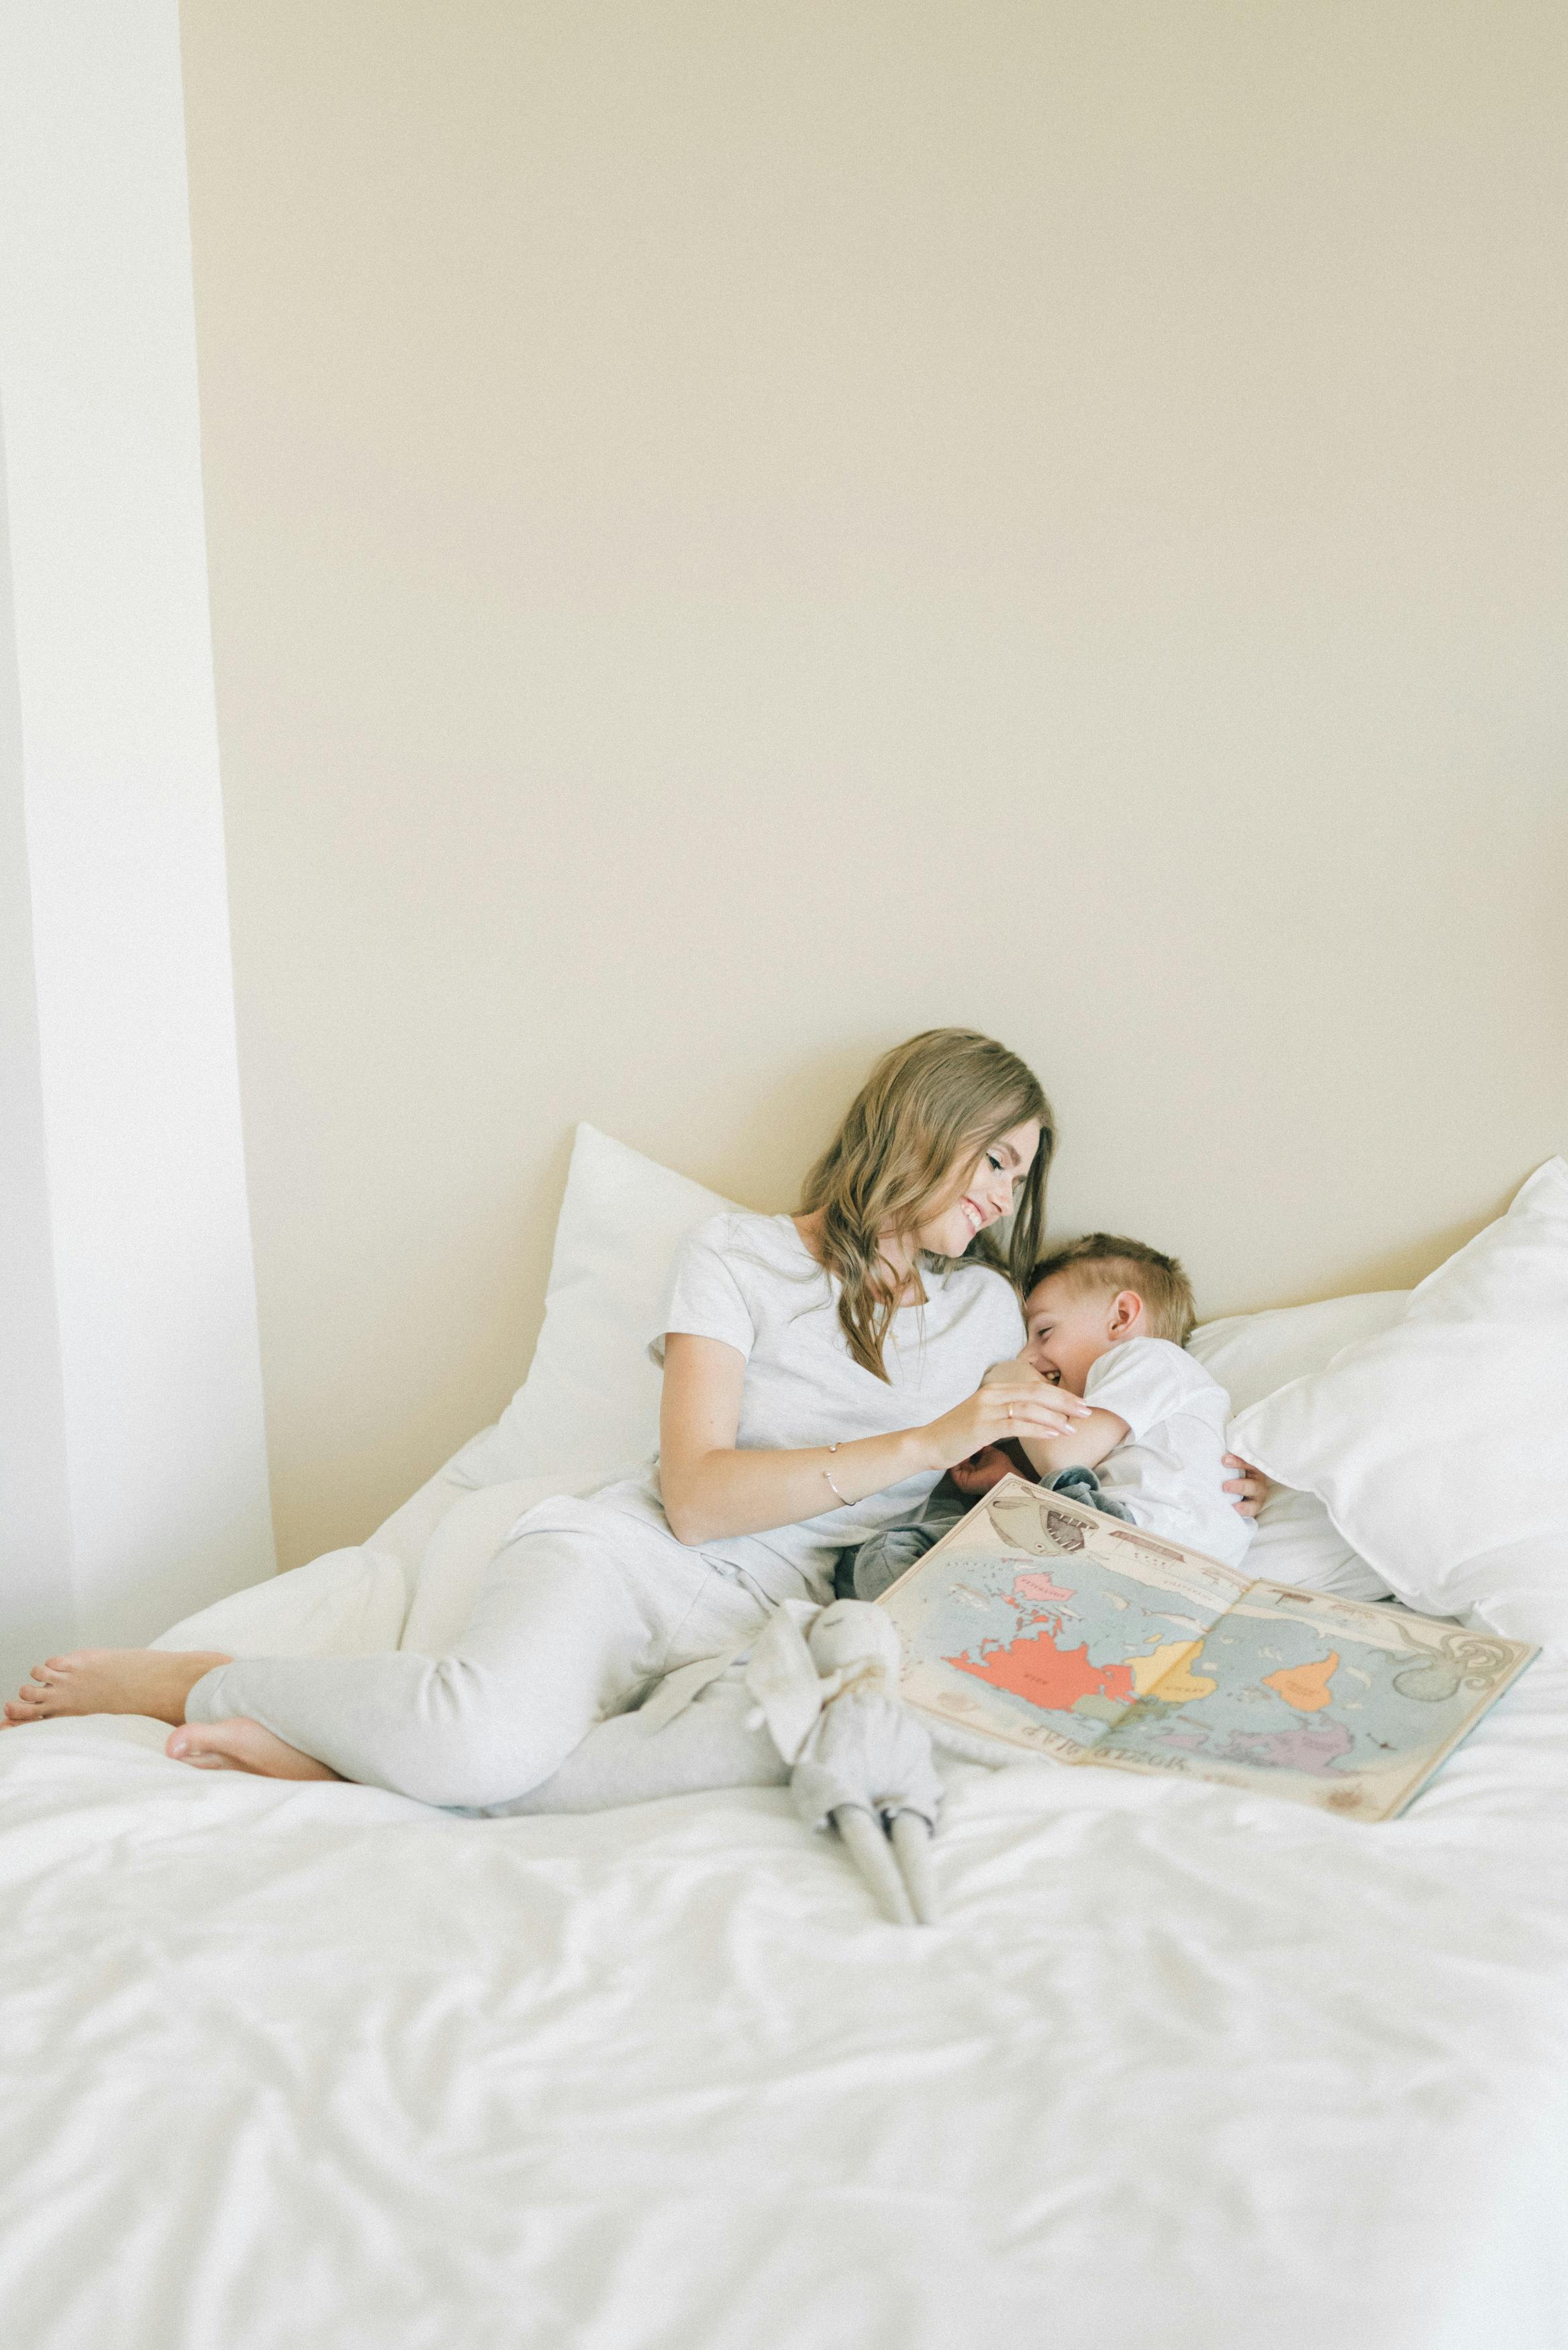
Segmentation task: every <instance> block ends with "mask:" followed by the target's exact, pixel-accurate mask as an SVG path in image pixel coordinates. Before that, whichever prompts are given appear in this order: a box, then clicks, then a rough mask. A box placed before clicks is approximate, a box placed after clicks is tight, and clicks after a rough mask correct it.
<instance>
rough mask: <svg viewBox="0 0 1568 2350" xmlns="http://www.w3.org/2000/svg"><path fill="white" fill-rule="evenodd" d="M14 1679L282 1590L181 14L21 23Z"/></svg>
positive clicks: (8, 732)
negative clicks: (222, 777)
mask: <svg viewBox="0 0 1568 2350" xmlns="http://www.w3.org/2000/svg"><path fill="white" fill-rule="evenodd" d="M0 458H3V466H4V475H3V487H4V498H3V501H0V1675H4V1676H5V1678H6V1679H14V1678H15V1677H16V1675H17V1674H18V1673H19V1671H20V1669H21V1668H22V1666H23V1665H25V1664H26V1662H27V1661H28V1660H29V1659H31V1658H32V1657H34V1656H36V1654H37V1653H38V1652H39V1651H40V1649H47V1648H57V1647H59V1646H61V1645H63V1644H66V1643H68V1642H70V1641H73V1640H74V1641H109V1642H135V1641H140V1640H144V1639H147V1638H151V1636H152V1635H154V1634H156V1633H157V1632H159V1631H161V1630H162V1629H164V1628H165V1627H167V1626H168V1625H169V1624H170V1623H171V1622H172V1621H174V1619H175V1618H176V1617H179V1616H182V1615H183V1614H185V1613H187V1612H188V1611H189V1610H191V1609H192V1608H194V1607H201V1606H204V1605H205V1604H207V1603H208V1602H209V1601H211V1600H213V1599H216V1598H218V1597H220V1596H223V1593H225V1592H228V1591H232V1590H236V1589H238V1588H239V1587H241V1586H243V1585H244V1584H247V1583H251V1582H254V1581H255V1580H256V1579H257V1578H258V1577H260V1576H262V1575H267V1574H269V1573H270V1572H271V1571H272V1569H273V1567H274V1565H275V1555H274V1550H273V1540H272V1524H271V1513H270V1508H269V1504H268V1495H267V1482H266V1452H265V1430H264V1423H263V1416H262V1388H261V1365H260V1355H259V1349H258V1345H257V1336H256V1311H255V1285H254V1272H253V1267H252V1261H251V1244H250V1227H249V1219H248V1215H247V1210H246V1201H245V1182H244V1155H243V1148H242V1141H241V1130H240V1103H239V1076H238V1067H237V1063H236V1058H235V1047H234V984H233V973H232V968H231V962H230V952H229V925H228V903H227V894H226V886H225V876H224V863H223V807H222V801H221V796H220V787H219V775H218V745H217V727H216V719H215V712H214V706H213V660H212V638H211V629H210V625H209V619H208V608H207V566H206V543H205V536H204V529H203V522H202V474H201V442H200V428H199V418H198V409H197V390H196V342H195V320H194V311H193V305H192V279H191V251H190V223H189V203H188V195H187V187H186V177H185V135H184V117H183V109H182V87H181V71H180V28H179V12H178V7H177V5H176V0H7V5H6V6H5V10H4V11H3V12H0Z"/></svg>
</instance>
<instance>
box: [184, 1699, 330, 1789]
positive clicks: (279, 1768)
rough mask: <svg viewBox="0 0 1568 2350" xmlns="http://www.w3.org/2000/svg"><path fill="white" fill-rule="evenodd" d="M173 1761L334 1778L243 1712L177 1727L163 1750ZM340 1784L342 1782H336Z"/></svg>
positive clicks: (261, 1774) (262, 1774)
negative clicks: (230, 1717) (182, 1727)
mask: <svg viewBox="0 0 1568 2350" xmlns="http://www.w3.org/2000/svg"><path fill="white" fill-rule="evenodd" d="M163 1752H165V1754H171V1755H172V1756H173V1757H174V1760H175V1762H176V1763H192V1764H193V1765H194V1766H195V1768H196V1769H197V1770H198V1771H251V1772H254V1774H255V1776H256V1777H257V1778H258V1779H336V1778H337V1775H338V1774H337V1772H336V1771H329V1770H328V1769H327V1765H326V1763H318V1762H317V1760H316V1757H315V1755H314V1754H302V1753H301V1752H300V1751H299V1749H298V1747H297V1746H289V1745H287V1744H286V1743H285V1742H284V1741H283V1740H282V1739H281V1738H275V1737H274V1736H273V1733H272V1731H270V1730H264V1729H263V1728H262V1726H261V1723H260V1722H259V1721H248V1720H247V1719H246V1718H245V1716H244V1715H243V1714H241V1715H238V1716H236V1718H235V1719H234V1721H192V1722H191V1723H190V1724H189V1725H188V1726H187V1727H186V1728H184V1729H182V1730H177V1731H175V1732H174V1734H173V1736H172V1737H171V1739H170V1741H169V1743H168V1745H167V1746H166V1747H165V1748H164V1749H163ZM339 1783H341V1782H339Z"/></svg>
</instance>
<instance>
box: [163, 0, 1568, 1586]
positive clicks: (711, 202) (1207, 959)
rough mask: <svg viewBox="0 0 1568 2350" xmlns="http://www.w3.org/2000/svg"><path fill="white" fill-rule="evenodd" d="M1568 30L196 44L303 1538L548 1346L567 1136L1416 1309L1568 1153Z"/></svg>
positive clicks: (234, 5)
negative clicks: (989, 1160)
mask: <svg viewBox="0 0 1568 2350" xmlns="http://www.w3.org/2000/svg"><path fill="white" fill-rule="evenodd" d="M1565 31H1568V18H1565V17H1564V16H1563V12H1562V10H1561V9H1559V8H1557V7H1556V6H1554V5H1540V6H1533V5H1521V0H1501V5H1500V0H1478V5H1472V6H1456V5H1445V0H1409V5H1387V4H1386V0H1367V5H1359V6H1355V7H1351V6H1348V5H1324V0H1303V5H1296V6H1292V7H1241V6H1237V5H1220V0H1155V5H1147V6H1141V7H1135V6H1127V5H1114V4H1113V5H1095V6H1092V7H1091V6H1085V5H1066V0H1056V5H1035V6H1025V5H1002V0H962V5H955V0H948V5H941V6H934V5H918V0H897V5H895V0H877V5H871V0H820V4H819V5H807V0H764V5H744V6H738V5H732V0H685V5H679V4H678V0H637V5H626V4H625V0H622V5H592V0H585V5H572V6H569V7H560V6H551V7H545V6H543V5H522V0H491V5H481V0H426V5H414V0H269V5H267V6H266V7H265V8H258V7H256V6H254V5H249V0H246V5H240V0H187V5H186V8H185V45H186V65H187V74H188V91H187V101H188V111H189V122H190V149H191V164H192V203H193V214H194V234H195V257H196V285H197V307H198V320H199V328H200V338H201V359H202V392H203V428H204V434H205V453H206V468H207V493H208V503H209V525H210V532H211V547H212V568H213V598H214V615H215V622H214V625H215V632H216V649H217V661H218V685H219V709H220V723H221V729H222V741H223V766H224V783H225V792H226V801H227V808H228V822H229V849H230V858H231V871H232V894H233V907H234V941H235V955H236V962H237V977H238V990H239V1013H240V1039H241V1055H242V1074H243V1079H244V1096H245V1114H246V1128H247V1146H248V1155H249V1173H250V1185H251V1198H252V1202H253V1210H254V1222H255V1239H256V1251H257V1270H258V1276H259V1281H260V1294H261V1312H262V1332H263V1345H264V1352H265V1371H266V1387H267V1406H268V1413H269V1421H270V1430H271V1443H272V1453H273V1469H274V1478H275V1499H276V1511H277V1518H278V1528H279V1535H280V1551H281V1554H282V1555H283V1557H284V1559H285V1560H286V1562H291V1561H293V1560H296V1559H298V1558H300V1557H303V1556H306V1555H309V1554H310V1553H311V1552H313V1551H316V1550H318V1549H321V1548H323V1547H325V1546H326V1545H327V1544H331V1543H335V1542H338V1541H342V1540H348V1539H352V1538H353V1537H355V1536H357V1535H358V1534H362V1533H363V1532H364V1531H366V1530H367V1529H368V1528H369V1525H370V1524H371V1523H373V1522H374V1521H375V1520H376V1519H377V1517H378V1516H379V1514H380V1513H382V1512H383V1510H385V1509H386V1508H387V1507H389V1505H390V1504H391V1503H394V1502H395V1501H397V1500H398V1499H399V1498H400V1496H401V1494H402V1493H403V1492H406V1491H407V1490H408V1489H409V1488H410V1487H411V1486H412V1485H413V1484H414V1483H415V1482H416V1481H417V1480H419V1479H420V1478H421V1477H422V1476H423V1475H424V1474H425V1473H426V1472H427V1471H428V1470H430V1469H431V1467H432V1466H433V1465H434V1464H435V1463H436V1461H438V1460H439V1459H440V1458H441V1456H442V1455H443V1454H444V1453H445V1452H446V1451H448V1450H449V1449H450V1448H451V1447H452V1445H453V1444H455V1443H456V1442H457V1441H458V1440H460V1439H461V1438H462V1437H463V1436H464V1435H466V1434H467V1433H468V1432H469V1431H470V1430H471V1429H472V1428H473V1427H474V1426H476V1425H477V1424H479V1423H480V1422H482V1421H483V1420H484V1419H487V1418H489V1417H490V1416H491V1415H492V1414H493V1412H494V1410H495V1409H497V1407H498V1406H499V1405H500V1404H501V1403H502V1402H503V1400H504V1398H505V1396H506V1394H507V1393H508V1391H509V1390H510V1388H512V1387H513V1385H514V1382H515V1381H516V1379H517V1378H519V1377H520V1376H521V1374H522V1372H523V1370H524V1367H525V1365H526V1362H527V1357H528V1354H529V1350H530V1347H531V1344H532V1340H533V1336H534V1331H535V1326H536V1321H537V1316H538V1312H539V1305H540V1299H541V1295H542V1291H543V1284H544V1278H545V1266H546V1262H547V1255H548V1247H549V1236H550V1228H551V1222H552V1218H553V1215H554V1212H555V1208H556V1201H557V1199H558V1196H559V1191H560V1186H561V1180H562V1176H563V1172H564V1170H565V1164H566V1151H567V1147H568V1138H569V1129H570V1127H571V1125H572V1122H573V1120H574V1119H576V1118H580V1117H587V1118H591V1119H593V1120H594V1121H595V1122H596V1123H597V1124H598V1125H600V1126H602V1127H605V1128H607V1129H609V1130H610V1131H611V1132H612V1133H615V1134H618V1135H619V1136H621V1137H623V1138H624V1139H626V1140H628V1142H631V1143H634V1144H636V1145H638V1146H639V1148H641V1149H646V1150H649V1151H650V1152H652V1153H654V1154H655V1155H657V1156H659V1157H660V1158H663V1159H668V1160H669V1161H670V1163H671V1164H673V1165H675V1166H678V1167H680V1168H682V1169H684V1170H687V1171H689V1172H690V1173H691V1174H693V1175H696V1176H698V1177H701V1179H702V1180H705V1181H707V1182H710V1183H712V1184H715V1185H717V1186H719V1187H721V1188H723V1189H726V1190H729V1191H732V1192H734V1193H735V1194H737V1195H738V1196H740V1197H741V1198H742V1199H744V1200H747V1201H754V1202H756V1203H758V1204H760V1205H764V1206H774V1205H783V1204H786V1203H788V1202H789V1201H790V1200H791V1197H792V1191H793V1187H794V1184H795V1182H796V1180H797V1179H798V1177H799V1174H800V1172H801V1170H802V1169H803V1167H804V1166H805V1162H806V1160H807V1159H808V1158H809V1157H810V1155H811V1154H812V1152H813V1151H814V1150H815V1149H816V1148H817V1146H818V1145H819V1144H820V1142H821V1141H822V1139H823V1137H824V1136H825V1134H826V1131H827V1129H828V1127H829V1125H830V1123H831V1121H832V1119H833V1118H834V1115H835V1113H836V1110H837V1108H838V1107H839V1106H840V1105H841V1104H842V1103H843V1101H844V1100H845V1098H846V1096H847V1094H848V1092H849V1090H850V1089H851V1087H852V1085H853V1083H854V1082H855V1080H856V1079H857V1076H858V1074H859V1072H860V1071H861V1069H862V1068H863V1066H864V1065H865V1064H866V1062H867V1059H868V1058H869V1056H870V1055H872V1053H873V1052H875V1051H876V1050H877V1048H879V1047H880V1046H882V1045H885V1044H887V1043H888V1042H889V1041H891V1040H892V1039H893V1038H895V1037H898V1036H899V1035H904V1034H906V1033H908V1032H909V1031H910V1030H912V1029H915V1028H918V1027H921V1026H924V1025H927V1024H931V1023H934V1022H947V1021H963V1022H971V1023H973V1024H978V1025H980V1026H981V1027H984V1028H988V1029H991V1030H993V1031H994V1032H995V1033H997V1034H998V1035H1002V1036H1003V1037H1005V1038H1006V1039H1007V1040H1008V1041H1009V1042H1010V1043H1012V1045H1016V1046H1017V1047H1018V1048H1019V1049H1021V1050H1022V1051H1023V1052H1024V1053H1026V1054H1027V1055H1030V1056H1031V1057H1032V1058H1033V1060H1034V1062H1035V1064H1036V1066H1038V1067H1039V1068H1040V1070H1041V1072H1042V1074H1043V1075H1044V1077H1045V1079H1046V1082H1047V1084H1048V1086H1049V1087H1050V1088H1051V1090H1052V1091H1053V1093H1054V1096H1055V1098H1056V1103H1057V1107H1058V1109H1059V1111H1060V1113H1061V1117H1062V1123H1063V1128H1064V1143H1063V1149H1062V1154H1061V1159H1060V1173H1059V1177H1058V1180H1057V1181H1056V1185H1055V1190H1054V1205H1055V1221H1056V1222H1057V1224H1058V1226H1059V1227H1060V1228H1061V1229H1063V1230H1064V1231H1066V1230H1073V1229H1076V1228H1080V1227H1082V1226H1083V1225H1084V1224H1085V1222H1106V1223H1108V1224H1111V1225H1115V1226H1121V1227H1123V1228H1126V1229H1128V1230H1131V1231H1133V1232H1137V1233H1141V1234H1144V1235H1146V1236H1147V1238H1149V1239H1150V1240H1152V1241H1155V1242H1158V1243H1160V1244H1162V1245H1164V1246H1167V1247H1172V1248H1175V1249H1178V1250H1179V1251H1180V1253H1182V1254H1183V1255H1184V1256H1185V1257H1186V1258H1187V1260H1188V1262H1189V1266H1190V1267H1191V1270H1192V1272H1193V1274H1194V1276H1195V1279H1196V1281H1197V1284H1198V1288H1199V1296H1200V1300H1201V1303H1202V1305H1204V1307H1205V1308H1206V1309H1207V1310H1209V1311H1210V1312H1215V1311H1223V1310H1225V1309H1227V1308H1233V1307H1242V1306H1251V1305H1262V1304H1267V1303H1271V1302H1278V1301H1282V1300H1288V1299H1295V1298H1302V1297H1307V1296H1312V1295H1324V1294H1329V1293H1332V1292H1334V1291H1335V1290H1339V1289H1343V1288H1346V1287H1355V1286H1366V1285H1369V1284H1378V1283H1385V1282H1392V1281H1403V1280H1406V1279H1407V1278H1409V1277H1411V1276H1413V1275H1415V1274H1419V1273H1420V1272H1422V1271H1423V1270H1425V1269H1426V1268H1427V1267H1428V1266H1429V1265H1430V1264H1432V1263H1435V1262H1436V1261H1437V1259H1438V1257H1439V1256H1440V1255H1441V1254H1442V1253H1444V1252H1445V1251H1446V1250H1447V1249H1448V1247H1449V1245H1450V1244H1451V1243H1452V1242H1453V1241H1454V1240H1455V1238H1456V1237H1459V1236H1462V1234H1463V1233H1465V1232H1468V1231H1469V1230H1471V1229H1473V1227H1474V1225H1475V1224H1476V1222H1478V1221H1479V1220H1480V1219H1481V1218H1483V1217H1484V1216H1486V1215H1487V1214H1489V1213H1490V1212H1491V1211H1495V1209H1496V1208H1497V1207H1498V1205H1499V1204H1500V1202H1501V1200H1502V1199H1503V1197H1504V1196H1505V1194H1506V1193H1507V1192H1508V1191H1509V1190H1510V1188H1511V1186H1512V1185H1513V1184H1514V1183H1515V1182H1516V1181H1517V1180H1518V1179H1519V1178H1520V1177H1521V1175H1523V1174H1524V1172H1525V1171H1526V1170H1527V1169H1529V1168H1530V1167H1531V1166H1532V1165H1533V1164H1534V1163H1535V1162H1536V1161H1538V1160H1539V1159H1542V1157H1543V1156H1545V1155H1546V1154H1548V1153H1549V1152H1551V1151H1552V1150H1553V1149H1557V1148H1559V1147H1561V1146H1562V1145H1563V1144H1564V1143H1565V1142H1568V1065H1565V1060H1564V1055H1563V1000H1564V987H1563V983H1564V978H1565V976H1568V972H1565V963H1568V925H1565V920H1564V907H1565V905H1568V890H1565V887H1564V883H1565V874H1564V863H1565V859H1564V854H1563V848H1564V831H1565V828H1568V792H1565V789H1564V756H1563V740H1564V728H1565V720H1568V693H1565V686H1564V678H1565V673H1568V672H1565V670H1564V658H1563V657H1564V629H1563V621H1564V601H1565V591H1564V571H1563V544H1564V536H1563V534H1564V525H1565V522H1568V514H1565V506H1568V498H1565V494H1564V493H1565V487H1568V478H1565V476H1568V467H1565V454H1564V451H1565V442H1564V434H1563V381H1564V361H1565V359H1568V348H1565V342H1568V338H1565V334H1564V324H1563V268H1562V225H1563V196H1564V184H1563V182H1564V176H1565V163H1564V152H1565V151H1564V146H1563V138H1562V124H1563V120H1564V119H1565V110H1568V74H1565V70H1564V66H1565V57H1564V46H1565Z"/></svg>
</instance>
